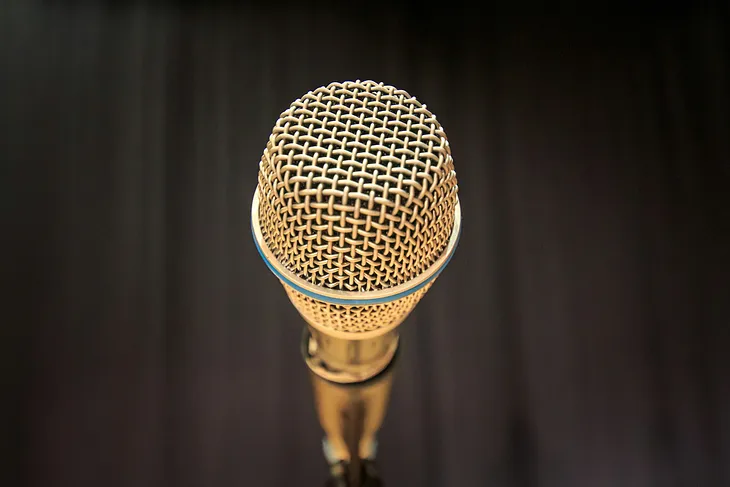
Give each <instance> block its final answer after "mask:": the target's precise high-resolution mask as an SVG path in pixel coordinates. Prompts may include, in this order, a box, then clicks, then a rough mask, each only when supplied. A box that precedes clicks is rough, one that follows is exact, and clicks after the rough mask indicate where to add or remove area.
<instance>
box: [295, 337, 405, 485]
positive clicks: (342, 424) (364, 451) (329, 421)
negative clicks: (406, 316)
mask: <svg viewBox="0 0 730 487" xmlns="http://www.w3.org/2000/svg"><path fill="white" fill-rule="evenodd" d="M391 343H392V344H393V353H389V354H388V356H389V357H390V360H389V361H388V362H387V363H386V364H385V366H384V367H383V368H382V369H381V371H380V373H379V374H377V375H376V376H374V377H372V378H370V379H369V380H366V381H362V382H358V383H347V384H343V383H338V382H333V381H330V380H327V379H325V378H324V377H323V375H322V366H321V364H322V363H323V362H322V359H321V357H320V356H319V355H318V353H319V352H320V351H321V350H322V348H320V347H318V346H317V345H316V342H315V341H314V334H313V333H311V330H310V329H308V328H306V329H305V330H304V334H303V337H302V347H301V348H302V355H303V356H304V360H305V362H306V363H307V365H309V367H310V377H311V380H312V386H313V391H314V402H315V406H316V409H317V415H318V417H319V422H320V424H321V425H322V429H323V430H324V432H325V435H326V436H325V438H324V440H323V442H322V443H323V450H324V456H325V458H326V459H327V462H328V463H329V465H330V474H331V476H332V479H333V481H334V480H335V479H338V480H337V481H338V482H340V483H339V484H332V485H342V486H348V487H354V486H363V485H379V484H373V483H372V482H374V481H375V479H376V476H377V473H376V471H375V460H376V455H377V432H378V430H379V429H380V426H381V424H382V423H383V419H384V418H385V414H386V411H387V409H388V401H389V399H390V391H391V386H392V383H393V370H394V366H395V360H396V356H397V354H396V353H395V352H396V350H397V346H398V338H397V335H396V336H395V337H393V340H392V341H391ZM387 348H389V347H387Z"/></svg>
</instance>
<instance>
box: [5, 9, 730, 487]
mask: <svg viewBox="0 0 730 487" xmlns="http://www.w3.org/2000/svg"><path fill="white" fill-rule="evenodd" d="M1 3H2V5H1V6H0V123H1V125H0V160H1V161H2V165H1V169H0V171H2V177H1V178H0V181H1V182H2V190H1V191H0V195H1V196H0V198H1V200H2V209H1V211H2V222H3V224H2V228H3V229H2V231H0V235H1V237H0V239H1V241H2V245H3V248H4V250H3V251H2V254H1V255H2V275H3V277H4V279H3V281H4V282H5V283H6V288H7V289H8V290H9V292H5V293H3V302H4V303H5V304H3V305H2V313H1V314H0V333H1V335H0V347H2V348H1V349H0V360H1V368H0V371H1V375H0V376H1V380H2V384H1V385H2V390H3V395H2V401H0V403H1V404H2V405H0V408H2V411H3V412H2V415H1V416H0V417H2V422H3V424H2V431H3V433H2V434H0V437H1V438H2V439H1V440H0V441H1V442H2V448H3V453H2V455H0V456H1V457H2V460H0V462H3V463H4V464H5V465H6V467H3V468H2V469H0V470H2V472H3V473H2V474H0V475H3V476H6V475H7V476H8V479H9V480H13V481H14V482H13V483H12V484H11V483H10V482H8V483H5V482H3V485H31V486H39V487H40V486H44V487H51V486H74V487H84V486H99V485H103V486H105V487H114V486H134V487H142V486H175V487H184V486H190V487H193V486H206V487H212V486H221V487H222V486H233V485H245V486H249V485H250V486H254V485H256V486H292V485H301V486H318V485H323V483H324V480H325V476H326V465H325V464H324V460H323V457H322V452H321V445H320V441H321V436H322V433H321V430H320V427H319V424H318V422H317V419H316V416H315V413H314V407H313V404H312V395H311V390H310V384H309V381H308V377H307V373H306V367H305V365H304V364H303V362H302V360H301V358H300V355H299V348H298V347H299V339H300V332H301V328H302V326H303V322H302V320H301V318H300V317H299V316H298V315H297V313H296V311H295V310H294V308H293V306H291V305H290V304H289V302H288V301H287V298H286V296H285V294H284V291H283V289H282V288H281V286H280V284H279V283H278V282H277V281H276V279H275V278H274V277H273V276H272V275H271V274H270V273H269V271H268V270H267V269H266V267H265V265H264V264H263V262H262V261H261V259H260V258H259V256H258V254H257V253H256V250H255V248H254V245H253V242H252V238H251V236H250V233H249V212H250V204H251V198H252V196H253V192H254V189H255V186H256V177H257V171H258V161H259V159H260V157H261V154H262V152H263V149H264V146H265V144H266V141H267V138H268V135H269V133H270V130H271V128H272V127H273V125H274V122H275V120H276V119H277V118H278V115H279V114H280V113H281V112H282V111H283V110H285V109H286V108H287V107H288V105H289V104H290V103H291V102H292V101H293V100H294V99H296V98H298V97H299V96H300V95H302V94H304V93H305V92H307V91H309V90H312V89H314V88H316V87H318V86H320V85H325V84H327V83H329V82H331V81H342V80H354V79H374V80H377V81H383V82H385V83H387V84H392V85H395V86H397V87H399V88H402V89H405V90H407V91H409V92H410V93H411V94H413V95H414V96H416V97H417V98H418V99H419V100H421V101H423V102H425V103H426V104H428V106H429V108H430V109H431V110H432V111H434V112H435V113H436V114H437V115H438V117H439V120H440V121H441V123H442V124H443V126H444V128H445V130H446V133H447V135H448V136H449V139H450V141H451V146H452V149H453V155H454V159H455V164H456V170H457V176H458V178H459V182H460V198H461V203H462V207H463V213H464V229H463V236H462V239H461V243H460V246H459V248H458V250H457V252H456V255H455V257H454V259H453V260H452V263H451V264H450V265H449V267H448V269H447V270H446V271H445V272H444V273H443V274H442V276H441V277H440V278H439V280H438V281H437V283H436V285H435V286H434V287H433V288H432V290H431V291H430V292H429V293H428V295H427V297H426V298H425V299H424V300H423V301H422V302H421V304H420V305H419V306H418V308H417V309H416V311H415V312H414V313H413V315H411V316H410V317H409V319H408V320H407V321H406V323H405V324H404V325H403V327H402V328H401V330H402V354H401V360H400V363H399V365H398V369H397V376H396V379H395V385H394V391H393V396H392V400H391V405H390V410H389V415H388V417H387V419H386V421H385V424H384V426H383V430H382V432H381V435H380V455H379V457H380V470H381V474H382V476H383V478H384V481H385V485H386V486H392V487H395V486H423V487H427V486H428V487H432V486H433V487H440V486H460V487H461V486H464V487H468V486H489V487H491V486H499V487H517V486H529V487H532V486H535V487H551V486H560V487H573V486H575V487H586V486H590V487H603V486H612V487H615V486H621V487H632V486H637V487H638V486H641V487H645V486H646V487H649V486H657V487H681V486H687V487H690V486H691V487H697V486H708V487H721V486H727V485H730V379H729V378H728V377H729V375H730V359H729V358H728V353H727V350H728V345H730V331H729V330H730V329H729V323H730V297H729V296H728V294H730V293H729V288H730V285H729V283H728V280H729V277H730V266H729V265H728V257H727V253H728V249H729V248H730V238H729V237H730V229H729V226H730V225H728V214H727V212H726V210H725V209H724V206H725V205H726V204H727V198H726V195H727V187H728V179H729V178H728V175H729V172H730V170H729V164H730V162H729V161H730V150H729V145H730V143H729V136H730V121H729V115H728V112H729V110H728V109H729V108H730V102H729V100H728V86H730V80H729V79H728V75H729V73H728V69H729V67H730V66H729V60H730V42H729V39H728V32H729V31H728V28H727V21H728V15H727V8H719V7H718V8H714V7H713V6H712V5H710V4H706V3H705V4H700V3H694V4H691V6H689V5H690V4H689V2H688V3H687V5H688V6H685V7H680V6H678V5H676V4H673V5H672V6H671V7H670V6H667V5H663V6H662V5H661V4H660V3H659V2H656V3H655V4H653V5H650V6H647V5H646V4H638V3H635V4H632V5H629V2H624V3H623V4H622V3H616V2H611V3H608V2H606V4H605V5H601V4H597V3H595V2H588V3H590V5H587V4H586V5H582V6H580V7H576V6H573V7H572V8H571V9H567V8H562V9H561V8H559V7H558V6H555V5H553V6H551V7H550V8H548V7H544V6H543V7H541V8H538V7H537V6H532V5H529V4H527V3H526V2H521V3H519V2H518V3H512V4H509V5H506V6H501V5H500V6H498V5H496V4H492V3H486V4H484V5H482V6H481V7H479V6H477V5H476V4H474V5H469V4H465V3H464V4H462V3H460V2H446V3H445V4H441V5H429V4H426V3H397V4H388V3H387V2H378V3H372V2H352V3H350V2H336V3H335V2H283V3H282V2H276V1H270V2H256V3H247V2H239V3H235V2H203V1H199V2H162V1H159V2H153V3H149V4H143V3H141V2H127V3H126V4H125V3H124V2H99V3H93V2H70V1H69V2H61V1H56V2H54V1H46V2H42V1H32V0H28V1H16V0H5V1H3V2H1Z"/></svg>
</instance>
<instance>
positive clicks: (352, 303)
mask: <svg viewBox="0 0 730 487" xmlns="http://www.w3.org/2000/svg"><path fill="white" fill-rule="evenodd" d="M458 230H459V234H458V235H457V236H456V242H455V243H454V246H453V247H452V249H451V254H450V255H449V256H448V257H447V258H446V260H445V261H444V263H443V264H442V265H441V267H439V268H438V270H437V271H436V272H434V273H433V275H432V276H431V277H429V278H428V279H426V280H425V281H423V282H422V283H420V284H418V285H417V286H414V287H412V288H410V289H407V290H405V291H402V292H400V293H397V294H393V295H390V296H384V297H382V298H371V299H341V298H333V297H330V296H323V295H321V294H317V293H314V292H312V291H310V290H308V289H304V288H303V287H301V286H299V285H297V284H295V283H293V282H291V281H290V280H289V279H288V278H286V277H284V275H283V274H282V273H281V272H279V270H278V269H276V268H275V267H274V266H273V265H272V264H271V262H269V259H267V258H266V256H265V255H264V253H263V251H262V250H261V246H260V245H259V241H258V239H257V238H256V233H255V231H254V226H253V220H251V233H252V234H253V241H254V244H255V245H256V250H257V251H258V253H259V255H260V256H261V258H262V259H263V260H264V262H265V263H266V267H268V268H269V270H270V271H271V272H273V273H274V275H275V276H276V277H278V278H279V279H280V280H281V281H283V282H285V283H286V285H287V286H290V287H292V288H293V289H296V290H297V292H300V293H302V294H303V295H305V296H307V297H308V298H312V299H316V300H318V301H324V302H325V303H332V304H343V305H349V306H366V305H373V304H383V303H390V302H391V301H395V300H398V299H401V298H404V297H406V296H408V295H409V294H413V293H415V292H416V291H418V290H419V289H422V288H423V287H424V286H426V285H427V284H428V283H430V282H432V281H433V280H434V279H436V278H437V277H438V275H439V274H441V272H442V271H443V270H444V268H445V267H446V265H447V264H448V263H449V261H451V258H452V257H453V256H454V252H455V250H456V247H458V245H459V239H460V238H461V225H459V229H458Z"/></svg>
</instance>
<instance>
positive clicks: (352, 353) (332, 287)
mask: <svg viewBox="0 0 730 487" xmlns="http://www.w3.org/2000/svg"><path fill="white" fill-rule="evenodd" d="M457 192H458V186H457V180H456V173H455V172H454V163H453V159H452V157H451V149H450V147H449V142H448V140H447V138H446V135H445V133H444V131H443V129H442V127H441V125H440V124H439V122H438V121H437V119H436V116H435V115H434V114H433V113H431V112H430V111H429V110H428V109H427V108H426V105H424V104H422V103H421V102H419V101H418V100H416V98H414V97H413V96H411V95H410V94H408V93H407V92H405V91H403V90H400V89H397V88H395V87H393V86H388V85H385V84H383V83H376V82H374V81H359V80H358V81H354V82H352V81H347V82H342V83H331V84H329V85H327V86H324V87H320V88H317V89H316V90H314V91H310V92H309V93H307V94H305V95H304V96H302V97H301V98H299V99H297V100H295V101H294V102H293V103H292V104H291V106H290V107H289V108H288V109H287V110H286V111H284V112H283V113H282V114H281V116H280V117H279V119H278V120H277V121H276V124H275V126H274V129H273V131H272V134H271V136H270V137H269V141H268V143H267V145H266V148H265V149H264V153H263V156H262V158H261V162H260V164H259V175H258V186H257V188H256V191H255V193H254V197H253V204H252V208H251V226H252V231H253V235H254V240H255V242H256V246H257V248H258V250H259V253H260V254H261V256H262V257H263V259H264V262H265V263H266V265H267V266H268V267H269V269H270V270H271V272H273V274H274V275H275V276H276V277H277V278H278V279H279V280H280V281H281V283H282V285H283V286H284V290H285V291H286V293H287V295H288V297H289V299H290V300H291V302H292V304H293V305H294V306H295V307H296V309H297V310H298V311H299V313H300V314H301V316H302V317H303V318H304V320H305V321H306V323H307V326H306V327H305V329H304V336H303V341H302V354H303V356H304V360H305V362H306V364H307V366H308V367H309V369H310V371H311V374H310V375H311V377H312V380H313V390H314V397H315V403H316V406H317V412H318V416H319V420H320V423H321V425H322V427H323V429H324V432H325V440H324V449H325V456H326V458H327V461H328V462H329V464H330V465H331V466H334V465H340V466H342V465H345V466H348V465H350V466H352V465H354V464H357V465H359V464H360V463H359V462H360V461H361V460H372V459H374V456H375V447H376V440H375V435H376V433H377V430H378V429H379V427H380V424H381V423H382V420H383V418H384V416H385V411H386V409H387V403H388V396H389V392H390V385H391V375H390V374H388V373H387V372H388V369H389V365H390V364H391V362H392V361H393V358H394V356H395V354H396V351H397V349H398V330H397V328H398V325H400V324H401V323H402V322H403V321H404V320H405V319H406V317H407V316H408V315H409V313H410V312H411V311H413V309H414V308H415V306H416V305H417V304H418V302H419V301H420V300H421V299H422V298H423V296H424V295H425V294H426V292H427V291H428V289H429V288H430V287H431V286H432V285H433V283H434V281H435V279H436V277H437V276H438V275H439V273H441V271H443V270H444V268H445V267H446V265H447V264H448V262H449V259H450V258H451V257H452V255H453V253H454V250H455V249H456V246H457V243H458V239H459V234H460V230H461V209H460V206H459V198H458V195H457ZM353 468H354V467H353Z"/></svg>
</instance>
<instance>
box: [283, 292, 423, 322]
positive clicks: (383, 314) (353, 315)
mask: <svg viewBox="0 0 730 487" xmlns="http://www.w3.org/2000/svg"><path fill="white" fill-rule="evenodd" d="M282 284H283V285H284V289H285V290H286V294H287V295H288V296H289V300H290V301H291V302H292V304H293V305H294V306H295V307H296V308H297V310H298V311H299V313H300V314H301V315H302V316H303V317H304V319H305V320H307V321H308V322H309V323H311V324H313V326H316V327H317V328H319V329H323V328H324V329H331V330H335V331H340V332H348V333H367V332H376V331H377V332H383V333H384V332H386V331H388V330H391V329H393V328H395V327H396V326H398V325H400V324H401V323H402V322H403V320H405V319H406V318H407V317H408V314H409V313H410V312H411V311H413V309H414V308H415V307H416V305H417V304H418V302H419V301H420V300H421V298H422V297H423V296H424V294H426V292H427V291H428V288H430V287H431V284H432V283H429V284H427V285H426V286H424V287H422V288H421V289H419V290H418V291H416V292H414V293H412V294H409V295H407V296H404V297H402V298H400V299H396V300H393V301H389V302H387V303H382V304H373V305H367V306H347V305H340V304H332V303H325V302H324V301H319V300H317V299H312V298H310V297H308V296H305V295H304V294H302V293H300V292H299V291H297V290H296V289H293V288H292V287H290V286H287V285H286V284H284V283H282Z"/></svg>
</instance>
